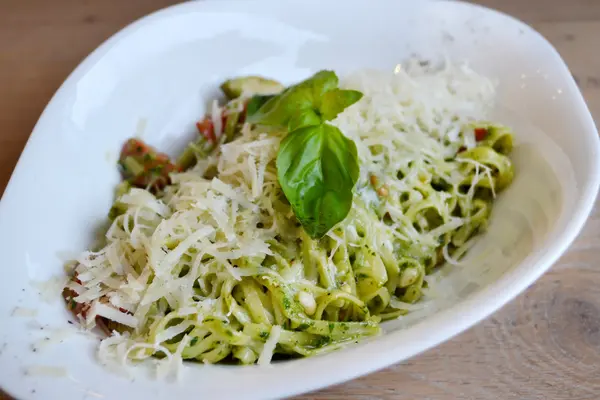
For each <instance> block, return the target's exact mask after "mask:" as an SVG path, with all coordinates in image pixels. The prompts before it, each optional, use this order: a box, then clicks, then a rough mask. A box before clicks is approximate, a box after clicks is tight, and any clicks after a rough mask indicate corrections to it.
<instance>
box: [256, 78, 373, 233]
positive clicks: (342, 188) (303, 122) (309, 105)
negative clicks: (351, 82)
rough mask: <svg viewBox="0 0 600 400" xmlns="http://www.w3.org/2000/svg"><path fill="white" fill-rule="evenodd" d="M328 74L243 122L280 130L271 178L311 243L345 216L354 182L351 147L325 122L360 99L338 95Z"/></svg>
mask: <svg viewBox="0 0 600 400" xmlns="http://www.w3.org/2000/svg"><path fill="white" fill-rule="evenodd" d="M338 83H339V81H338V77H337V76H336V74H335V73H334V72H333V71H320V72H318V73H316V74H315V75H313V76H312V77H311V78H309V79H307V80H305V81H303V82H301V83H299V84H297V85H294V86H291V87H289V88H287V89H286V90H285V91H283V92H282V93H281V94H279V95H277V96H274V97H272V98H270V99H268V100H267V101H266V102H265V103H264V104H262V105H261V106H260V108H258V110H252V112H251V113H249V115H248V122H250V123H257V124H262V125H272V126H281V127H286V128H287V129H288V131H289V134H288V136H287V137H286V138H285V139H284V140H283V141H282V143H281V146H280V148H279V152H278V153H277V178H278V180H279V183H280V185H281V187H282V189H283V193H284V194H285V196H286V198H287V199H288V201H289V202H290V204H291V205H292V209H293V210H294V213H295V214H296V217H297V218H298V220H299V221H300V223H301V224H302V226H303V227H304V230H305V231H306V232H307V233H308V234H309V235H310V236H311V237H312V238H315V239H316V238H321V237H323V236H324V235H325V234H326V233H327V232H328V231H329V230H330V229H331V228H332V227H333V226H335V225H336V224H337V223H338V222H340V221H342V220H343V219H344V218H346V216H347V215H348V212H349V211H350V208H351V207H352V196H353V194H352V189H353V188H354V185H355V184H356V181H357V180H358V174H359V165H358V155H357V151H356V144H354V142H353V141H352V140H350V139H348V138H347V137H346V136H344V134H343V133H342V132H341V131H340V130H339V129H338V128H337V127H335V126H333V125H331V124H329V123H327V122H326V121H330V120H332V119H334V118H335V117H336V116H337V115H338V114H339V113H341V112H342V111H344V109H346V108H347V107H349V106H351V105H352V104H354V103H356V102H357V101H359V100H360V99H361V98H362V93H360V92H358V91H355V90H342V89H339V88H338V87H337V86H338Z"/></svg>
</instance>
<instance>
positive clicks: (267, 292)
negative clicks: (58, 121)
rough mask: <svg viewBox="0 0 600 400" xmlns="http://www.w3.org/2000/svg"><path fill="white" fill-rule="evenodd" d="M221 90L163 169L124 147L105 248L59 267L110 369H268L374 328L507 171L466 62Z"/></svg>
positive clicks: (453, 249) (454, 258)
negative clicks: (142, 364) (221, 98)
mask: <svg viewBox="0 0 600 400" xmlns="http://www.w3.org/2000/svg"><path fill="white" fill-rule="evenodd" d="M222 89H223V91H224V93H225V94H226V96H227V97H228V99H229V100H228V101H227V102H226V103H225V104H223V105H220V106H217V105H215V106H214V107H213V108H212V111H211V113H210V114H209V115H207V116H206V117H204V118H203V119H201V120H200V121H199V122H198V123H197V129H198V136H197V139H196V140H195V141H193V142H192V143H190V144H189V145H188V147H187V148H186V149H185V150H184V152H183V153H182V154H181V155H180V156H179V157H178V158H177V159H176V160H170V159H169V157H168V156H166V155H164V154H161V153H159V152H157V151H156V150H154V149H153V148H152V147H150V146H148V145H147V144H145V143H143V142H142V141H140V140H139V139H130V140H128V141H127V142H126V143H125V145H124V146H123V149H122V152H121V157H120V160H119V168H120V170H121V173H122V177H123V182H122V183H121V184H120V185H119V186H118V188H117V194H116V196H115V202H114V204H113V206H112V208H111V210H110V212H109V218H110V220H111V221H112V224H111V226H110V228H109V229H108V231H107V232H106V235H105V238H104V242H103V243H102V244H101V245H100V246H99V247H98V248H97V249H94V251H86V252H84V253H83V254H82V255H81V256H80V257H79V258H78V259H77V260H75V261H74V262H73V263H71V264H70V269H69V273H70V275H71V277H72V279H71V280H70V282H69V283H68V284H67V286H66V287H65V289H64V293H63V295H64V297H65V299H66V301H67V303H68V304H69V307H70V308H71V310H72V311H73V313H74V314H75V315H76V316H77V318H78V319H79V321H80V322H81V323H82V324H83V325H84V326H85V327H86V328H89V329H92V328H94V327H96V326H97V327H99V328H101V329H102V330H104V331H105V332H106V334H107V335H108V336H107V337H106V338H105V339H103V341H102V342H101V344H100V348H99V356H100V358H101V360H102V362H103V363H105V364H109V363H117V364H118V363H125V362H127V361H137V360H143V359H146V358H149V357H152V356H156V357H158V358H160V359H162V360H164V361H165V362H166V363H167V364H168V365H173V364H172V363H173V362H174V361H176V362H180V361H181V360H183V359H193V360H199V361H203V362H205V363H217V362H222V361H229V362H231V361H234V362H238V363H241V364H253V363H259V364H264V363H268V362H270V361H271V359H272V357H273V356H274V355H277V356H284V357H285V356H311V355H315V354H321V353H325V352H328V351H331V350H334V349H337V348H340V347H342V346H344V345H346V344H349V343H354V342H357V341H359V340H360V339H363V338H365V337H369V336H372V335H377V334H378V333H379V332H380V323H381V322H382V321H385V320H390V319H395V318H401V317H402V316H403V315H405V314H407V313H409V312H411V311H412V310H413V309H414V308H416V307H418V303H419V302H426V301H427V298H428V295H429V292H428V290H429V287H428V286H429V285H430V284H431V283H430V282H428V278H427V275H428V274H430V273H432V272H434V271H435V270H436V268H437V267H438V266H440V265H441V264H443V263H444V262H449V263H458V262H459V260H460V259H461V258H462V257H463V256H464V254H465V253H466V252H467V250H468V249H469V248H470V246H471V245H472V244H473V243H474V240H476V237H477V235H478V234H479V233H481V232H483V231H484V230H485V228H486V225H487V222H488V218H489V216H490V212H491V208H492V204H493V202H494V199H495V197H496V195H497V194H498V193H499V192H500V191H502V190H504V189H505V188H506V187H508V186H509V185H510V183H511V181H512V178H513V167H512V163H511V161H510V159H509V157H508V155H509V153H510V152H511V150H512V132H511V130H510V129H509V128H507V127H505V126H502V125H500V124H498V123H495V122H487V121H486V118H487V115H488V111H489V110H490V108H491V107H492V106H493V102H494V98H495V95H494V93H495V87H494V85H493V84H492V83H491V82H490V80H489V79H487V78H485V77H483V76H481V75H478V74H477V73H475V72H474V71H472V70H471V69H470V68H468V67H467V66H466V65H462V64H460V65H454V64H447V65H444V66H443V67H440V68H434V67H432V66H430V65H425V64H421V63H419V62H416V61H409V62H407V63H405V64H404V65H402V66H398V67H397V68H396V70H395V73H393V74H392V73H387V72H378V71H361V72H358V73H355V74H352V75H350V76H348V77H347V78H346V79H344V81H343V83H342V84H341V85H340V84H339V82H338V77H337V76H336V74H335V73H334V72H332V71H320V72H317V73H316V74H315V75H313V76H312V77H310V78H308V79H307V80H305V81H303V82H300V83H298V84H295V85H293V86H290V87H287V88H284V87H283V85H281V84H279V83H278V82H276V81H273V80H270V79H265V78H261V77H247V78H235V79H231V80H229V81H227V82H225V83H224V84H223V86H222Z"/></svg>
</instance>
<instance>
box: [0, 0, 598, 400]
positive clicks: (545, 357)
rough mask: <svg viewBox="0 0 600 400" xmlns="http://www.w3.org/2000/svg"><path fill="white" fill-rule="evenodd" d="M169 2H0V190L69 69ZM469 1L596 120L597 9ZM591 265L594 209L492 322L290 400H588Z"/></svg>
mask: <svg viewBox="0 0 600 400" xmlns="http://www.w3.org/2000/svg"><path fill="white" fill-rule="evenodd" d="M174 2H175V1H169V0H54V1H49V0H0V91H1V94H2V96H0V127H1V129H2V131H1V132H0V188H2V191H3V190H4V187H5V185H6V183H7V182H8V179H9V177H10V174H11V173H12V169H13V167H14V165H15V163H16V161H17V159H18V157H19V154H20V153H21V150H22V149H23V146H24V145H25V142H26V141H27V138H28V136H29V134H30V132H31V130H32V129H33V126H34V124H35V122H36V121H37V118H38V117H39V115H40V113H41V111H42V110H43V108H44V106H45V105H46V103H47V102H48V100H49V99H50V97H51V96H52V94H53V93H54V91H55V90H56V89H57V88H58V86H59V85H60V84H61V82H62V81H63V80H64V79H65V78H66V77H67V75H68V74H69V73H70V72H71V71H72V70H73V68H74V67H75V66H76V65H77V64H78V63H79V61H80V60H81V59H82V58H83V57H85V56H86V55H87V54H88V53H89V52H90V51H92V50H93V49H94V48H95V47H96V46H98V45H99V44H100V43H101V42H102V41H103V40H104V39H106V38H107V37H109V36H110V35H111V34H113V33H115V32H116V31H117V30H119V29H120V28H122V27H123V26H125V25H126V24H127V23H129V22H131V21H132V20H134V19H136V18H138V17H140V16H142V15H144V14H147V13H148V12H151V11H153V10H156V9H159V8H161V7H164V6H166V5H168V4H171V3H174ZM476 2H477V3H480V4H484V5H486V6H489V7H493V8H496V9H499V10H502V11H505V12H507V13H509V14H512V15H514V16H516V17H518V18H520V19H523V20H524V21H526V22H528V23H530V24H531V25H532V26H533V27H534V28H536V29H537V30H539V31H540V32H541V33H542V34H543V35H545V36H546V37H547V38H548V39H549V40H550V41H551V42H552V43H553V44H554V45H555V46H556V48H557V49H558V50H559V52H560V53H561V55H562V56H563V57H564V58H565V59H566V61H567V63H568V64H569V66H570V68H571V70H572V72H573V75H574V76H575V78H576V80H577V82H578V83H579V85H580V87H581V89H582V91H583V94H584V96H585V98H586V100H587V101H588V104H589V106H590V109H591V110H592V113H593V115H594V117H595V118H596V120H597V121H599V120H600V51H599V50H600V46H599V44H600V0H570V1H569V0H479V1H476ZM599 264H600V214H599V212H598V207H596V208H595V210H594V212H593V214H592V216H591V218H590V220H589V221H588V222H587V224H586V227H585V228H584V230H583V232H582V233H581V234H580V235H579V237H578V238H577V240H576V242H575V243H574V244H573V245H572V246H571V248H570V249H569V251H568V252H567V253H566V254H565V255H564V256H563V257H562V258H561V259H560V261H559V262H558V263H557V264H556V265H555V266H554V267H553V268H552V269H551V270H550V271H549V272H548V273H546V274H545V275H544V276H543V277H542V278H541V279H540V280H539V281H538V282H537V283H536V284H534V285H533V286H532V287H531V288H529V289H528V290H527V291H526V292H525V293H524V294H523V295H521V296H520V297H518V298H517V299H516V300H514V301H513V302H511V303H510V304H508V305H507V306H505V307H504V308H503V309H502V310H501V311H499V312H497V313H495V314H494V315H493V316H492V317H490V318H488V319H487V320H485V321H484V322H482V323H480V324H479V325H477V326H475V327H473V328H471V329H469V330H468V331H466V332H464V333H463V334H461V335H459V336H457V337H456V338H454V339H452V340H450V341H448V342H446V343H445V344H442V345H440V346H438V347H436V348H435V349H433V350H430V351H427V352H425V353H424V354H421V355H419V356H417V357H414V358H413V359H411V360H409V361H406V362H404V363H402V364H399V365H395V366H393V367H390V368H387V369H384V370H382V371H379V372H377V373H374V374H371V375H368V376H365V377H363V378H359V379H356V380H353V381H350V382H347V383H345V384H342V385H338V386H335V387H331V388H328V389H325V390H322V391H320V392H316V393H311V394H306V395H304V396H300V397H298V399H304V400H307V399H340V400H341V399H349V400H359V399H360V400H366V399H396V400H400V399H402V400H404V399H406V400H409V399H410V400H414V399H432V400H451V399H481V400H492V399H493V400H496V399H499V400H504V399H527V400H529V399H532V400H533V399H536V400H537V399H540V400H542V399H543V400H546V399H557V400H558V399H569V400H579V399H581V400H583V399H589V400H596V399H599V398H600V268H599ZM0 373H2V372H1V371H0ZM0 399H6V398H5V397H3V395H2V394H1V393H0Z"/></svg>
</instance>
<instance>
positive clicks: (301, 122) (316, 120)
mask: <svg viewBox="0 0 600 400" xmlns="http://www.w3.org/2000/svg"><path fill="white" fill-rule="evenodd" d="M314 125H321V117H319V115H318V114H317V113H316V112H315V111H314V110H306V111H303V112H297V113H296V114H295V115H294V116H292V118H290V120H289V122H288V130H289V131H290V132H291V131H293V130H296V129H298V128H303V127H305V126H314Z"/></svg>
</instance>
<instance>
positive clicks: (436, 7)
mask: <svg viewBox="0 0 600 400" xmlns="http://www.w3.org/2000/svg"><path fill="white" fill-rule="evenodd" d="M66 45H68V43H67V44H66ZM413 54H417V55H419V56H421V57H425V58H432V59H439V58H441V57H443V56H444V55H448V56H449V57H451V58H454V59H458V60H460V59H467V60H469V61H470V62H471V64H472V66H473V67H474V68H475V69H476V70H479V71H480V72H483V73H484V74H487V75H489V76H491V77H494V78H496V79H498V81H499V83H500V88H499V98H500V103H501V104H502V108H498V110H497V118H500V119H501V120H502V121H503V122H506V123H509V124H511V125H513V127H514V128H515V129H516V131H517V141H518V144H519V146H518V147H517V149H516V151H515V153H514V160H515V165H516V170H517V176H516V179H515V182H514V184H513V185H512V187H511V188H510V189H509V190H508V191H507V192H506V193H505V194H503V196H501V198H500V199H499V202H498V205H497V207H496V208H495V212H494V214H493V220H492V223H491V227H490V231H489V232H488V234H486V235H485V237H484V238H482V240H481V241H480V242H479V243H478V245H477V247H476V248H475V249H473V251H472V254H471V255H470V259H471V262H469V263H467V265H466V266H465V267H463V268H448V269H447V270H446V272H447V275H448V276H447V279H445V280H444V282H447V283H448V284H449V288H450V289H451V290H448V293H447V294H444V296H443V297H442V299H441V301H440V302H439V305H438V306H437V307H431V308H429V309H427V310H425V311H423V312H421V313H420V314H419V313H417V314H414V316H413V317H411V318H409V319H404V320H400V321H396V322H391V323H387V324H386V325H385V331H386V333H385V335H383V336H381V337H378V338H375V339H373V340H370V341H368V342H364V343H362V344H360V345H356V346H353V347H350V348H347V349H345V350H342V351H338V352H335V353H333V354H329V355H326V356H322V357H315V358H309V359H301V360H296V361H291V362H286V363H280V364H277V365H276V366H272V367H270V368H258V367H245V368H241V367H231V366H229V367H227V366H211V367H209V366H203V365H198V364H190V366H189V367H187V368H186V371H185V373H184V378H183V382H181V383H165V382H156V381H153V380H151V379H149V378H148V377H147V376H146V375H145V374H144V373H141V374H140V375H139V376H137V377H136V378H135V379H134V380H131V379H125V378H123V377H121V376H118V375H115V374H111V373H108V372H107V371H106V370H105V369H104V368H103V367H102V366H100V365H99V364H98V363H97V361H96V360H95V357H94V348H95V346H96V341H95V340H93V339H91V338H89V337H85V336H82V335H74V336H72V337H69V338H67V339H65V340H64V342H63V343H59V344H55V345H51V346H47V347H45V348H44V349H43V351H42V350H39V351H37V352H33V351H32V347H31V345H32V343H33V342H35V341H36V340H40V339H41V340H44V337H45V335H47V332H48V331H49V329H56V328H72V327H71V326H70V325H68V324H67V323H66V320H67V317H68V314H67V312H66V310H65V308H64V305H63V303H62V302H61V301H56V302H53V303H50V304H47V303H44V302H42V301H41V300H40V298H39V296H38V295H37V290H36V289H34V288H33V287H32V286H31V285H30V282H31V281H32V280H44V279H47V278H49V277H50V276H52V275H57V274H58V275H60V274H61V271H62V261H63V260H64V256H63V255H64V254H65V252H69V251H80V250H83V249H84V248H85V247H86V245H88V244H89V242H90V240H91V238H92V234H93V230H94V228H95V227H96V226H97V225H98V224H99V223H101V222H102V221H103V220H104V216H105V215H106V211H107V210H108V208H109V205H110V202H111V197H112V188H113V186H114V185H115V183H116V182H117V180H118V173H117V170H116V168H115V161H116V156H117V152H118V150H119V148H120V145H121V144H122V142H123V141H124V139H125V138H127V137H129V136H131V135H133V134H136V133H141V134H142V136H143V138H144V139H146V140H147V141H148V142H150V143H151V144H152V145H155V146H157V147H159V148H161V149H164V148H167V149H169V150H172V151H173V152H175V151H177V150H178V148H180V147H181V146H182V145H183V144H184V143H185V142H186V141H187V140H189V138H190V137H191V135H192V134H193V133H192V132H193V122H194V121H195V120H197V119H198V117H199V116H201V115H202V114H203V110H204V106H205V101H206V100H208V99H211V98H212V97H213V95H214V94H215V93H217V84H218V83H219V82H220V81H221V80H223V79H224V78H226V77H230V76H233V75H241V74H247V73H259V74H262V75H266V76H273V77H275V78H277V79H280V80H282V81H284V82H286V83H289V82H293V81H296V80H300V79H303V78H305V77H307V76H308V75H309V74H311V73H312V72H314V71H316V70H319V69H322V68H329V69H335V70H337V71H338V72H339V73H341V74H343V73H345V72H347V71H350V70H355V69H357V68H362V67H375V68H379V69H389V70H390V71H391V70H392V69H393V67H394V66H395V65H396V63H398V62H401V61H402V60H404V59H406V58H407V57H409V56H411V55H413ZM599 153H600V152H599V143H598V138H597V131H596V128H595V127H594V124H593V121H592V118H591V117H590V114H589V111H588V109H587V107H586V105H585V103H584V101H583V99H582V97H581V94H580V92H579V90H578V88H577V86H576V85H575V83H574V81H573V79H572V77H571V74H570V73H569V70H568V69H567V67H566V66H565V64H564V62H563V61H562V60H561V58H560V56H559V55H558V54H557V52H556V51H555V50H554V49H553V48H552V46H551V45H550V44H549V43H548V42H547V41H546V40H545V39H544V38H543V37H542V36H540V35H539V34H538V33H536V32H534V31H533V30H532V29H531V28H529V27H527V26H526V25H524V24H522V23H521V22H518V21H516V20H514V19H512V18H510V17H508V16H505V15H503V14H500V13H497V12H493V11H490V10H487V9H484V8H481V7H477V6H473V5H468V4H462V3H446V2H422V1H398V0H397V1H394V2H385V1H368V2H367V1H356V0H345V1H344V2H343V3H342V2H317V1H314V0H309V1H301V2H282V1H276V0H273V1H261V2H251V1H242V2H226V1H221V2H188V3H184V4H182V5H178V6H175V7H171V8H168V9H166V10H163V11H160V12H157V13H155V14H153V15H151V16H148V17H145V18H143V19H141V20H140V21H138V22H135V23H134V24H132V25H131V26H129V27H127V28H126V29H124V30H123V31H121V32H119V33H118V34H116V35H115V36H114V37H112V38H111V39H110V40H108V41H107V42H106V43H105V44H103V45H102V46H101V47H100V48H99V49H98V50H96V51H95V52H94V53H93V54H92V55H90V56H89V57H88V58H87V59H86V60H85V61H84V62H83V63H82V64H81V65H80V66H79V67H78V68H77V69H76V70H75V72H74V73H73V74H72V75H71V76H70V77H69V78H68V79H67V80H66V82H65V83H64V84H63V85H62V87H61V88H60V90H59V91H58V92H57V93H56V95H55V96H54V98H53V99H52V101H51V102H50V104H49V105H48V107H47V108H46V110H45V111H44V113H43V115H42V117H41V118H40V120H39V122H38V124H37V126H36V127H35V130H34V132H33V134H32V136H31V139H30V140H29V143H28V144H27V147H26V149H25V151H24V152H23V155H22V157H21V159H20V161H19V163H18V166H17V168H16V169H15V172H14V175H13V177H12V179H11V181H10V184H9V186H8V188H7V189H6V192H5V194H4V197H3V199H2V203H1V206H0V243H1V245H0V250H1V251H0V254H1V255H2V257H3V259H2V264H1V266H0V268H1V270H2V279H0V326H1V327H2V328H1V331H0V349H1V350H0V351H1V355H0V371H1V373H0V384H1V385H2V387H3V388H4V389H5V390H7V391H8V392H9V393H11V394H13V395H14V396H16V397H18V398H21V399H25V398H43V399H48V398H60V399H64V400H68V399H82V398H85V397H86V396H87V398H93V397H92V396H93V395H92V394H90V393H88V392H86V391H93V392H94V393H99V394H101V395H103V396H104V397H105V398H107V399H119V398H126V399H129V400H134V399H144V400H151V399H159V398H160V399H163V398H164V399H167V398H170V399H173V398H196V397H198V396H200V397H202V398H219V399H229V398H231V399H233V398H235V399H240V398H244V399H251V398H256V399H259V398H272V397H280V396H287V395H292V394H295V393H299V392H303V391H308V390H313V389H317V388H320V387H323V386H326V385H330V384H334V383H338V382H341V381H344V380H347V379H351V378H354V377H356V376H358V375H361V374H365V373H368V372H371V371H374V370H376V369H378V368H382V367H385V366H387V365H390V364H392V363H395V362H399V361H402V360H405V359H406V358H408V357H411V356H413V355H415V354H417V353H419V352H421V351H423V350H425V349H427V348H429V347H431V346H434V345H436V344H438V343H440V342H442V341H444V340H447V339H448V338H450V337H452V336H453V335H455V334H457V333H459V332H460V331H462V330H464V329H466V328H467V327H469V326H471V325H473V324H475V323H476V322H477V321H479V320H480V319H482V318H484V317H485V316H487V315H489V314H490V313H492V312H493V311H495V310H496V309H498V308H499V307H500V306H502V305H503V304H504V303H506V302H507V301H509V300H510V299H512V298H513V297H515V296H516V295H517V294H518V293H519V292H520V291H522V290H523V289H525V288H526V287H527V286H528V285H530V284H531V283H532V282H533V281H534V280H535V279H536V278H537V277H539V276H540V275H541V274H542V273H543V272H544V271H545V270H547V269H548V268H549V267H550V266H551V265H552V263H553V262H554V261H555V260H556V259H557V258H558V257H559V255H560V254H561V253H562V252H564V251H565V249H566V248H567V246H568V245H569V244H570V243H571V242H572V240H573V239H574V238H575V236H576V235H577V233H578V232H579V230H580V229H581V227H582V225H583V223H584V221H585V219H586V217H587V216H588V214H589V212H590V209H591V207H592V204H593V202H594V198H595V195H596V192H597V189H598V183H599V171H600V165H599V162H600V154H599ZM464 274H467V275H469V276H473V275H474V274H482V276H483V278H484V279H485V284H484V285H480V286H477V285H470V286H468V287H463V286H464V285H461V282H463V279H462V277H463V276H464ZM15 307H25V308H33V309H37V310H38V316H37V317H36V318H29V319H28V318H23V317H19V316H15V315H12V314H13V311H14V309H15ZM34 321H37V322H34ZM38 322H39V323H40V324H42V325H45V326H46V327H45V329H44V330H40V329H39V327H37V328H36V325H35V324H36V323H38ZM72 329H74V328H72ZM31 366H60V367H64V368H65V369H66V371H68V374H69V377H48V376H38V375H37V374H33V375H31V374H25V373H24V372H26V371H27V370H26V369H27V368H29V367H31ZM31 371H32V370H31V369H30V370H29V372H31ZM38 372H40V370H39V368H38ZM42 372H43V371H42ZM46 372H53V370H50V371H46Z"/></svg>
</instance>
